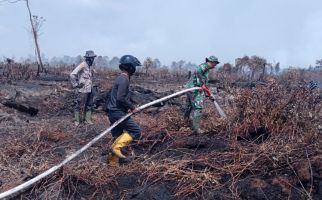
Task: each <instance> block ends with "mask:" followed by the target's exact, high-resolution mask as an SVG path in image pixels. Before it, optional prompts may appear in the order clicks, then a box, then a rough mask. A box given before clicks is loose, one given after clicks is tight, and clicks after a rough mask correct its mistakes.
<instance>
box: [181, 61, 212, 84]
mask: <svg viewBox="0 0 322 200" xmlns="http://www.w3.org/2000/svg"><path fill="white" fill-rule="evenodd" d="M207 68H208V64H207V63H202V64H200V65H199V66H198V67H197V69H196V70H195V72H194V73H193V74H192V76H191V78H190V80H189V81H188V82H187V84H186V85H185V87H186V88H192V87H201V86H202V85H203V84H206V86H208V75H209V70H207Z"/></svg>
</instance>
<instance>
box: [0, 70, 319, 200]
mask: <svg viewBox="0 0 322 200" xmlns="http://www.w3.org/2000/svg"><path fill="white" fill-rule="evenodd" d="M115 75H116V74H114V76H110V77H108V78H106V77H100V79H99V80H98V82H99V83H100V84H99V87H98V90H97V96H96V100H95V109H94V114H93V122H94V125H85V124H82V125H81V126H78V127H75V126H74V124H73V120H72V118H73V99H74V92H73V90H71V89H70V86H69V83H68V81H66V80H64V79H63V78H60V79H57V77H56V78H55V76H53V77H49V78H47V79H44V78H43V79H41V80H39V79H38V80H24V81H23V80H20V81H3V82H2V86H1V89H0V98H1V103H0V127H1V128H0V191H1V192H4V191H6V190H8V189H11V188H12V187H14V186H17V185H19V184H21V183H24V182H25V181H27V180H30V179H31V178H33V177H35V176H37V175H38V174H40V173H42V172H43V171H45V170H47V169H49V168H50V167H52V166H54V165H56V164H58V163H59V162H61V161H62V160H64V159H65V158H66V157H67V156H68V155H70V154H71V153H73V152H75V151H76V150H78V149H80V148H81V147H82V146H84V145H85V144H87V143H88V142H89V141H91V140H92V139H93V138H94V137H95V136H97V135H98V134H100V133H101V132H102V131H104V130H105V129H107V128H108V127H109V122H108V119H107V116H106V114H105V112H104V103H105V101H106V95H107V94H108V91H109V89H110V88H111V85H112V81H113V78H114V77H115ZM184 81H185V79H184V77H183V78H182V79H177V80H174V79H169V80H167V79H162V80H159V81H156V80H155V79H154V78H150V79H145V78H142V77H133V80H132V83H133V85H132V91H133V95H132V100H133V101H134V102H135V103H136V104H138V105H143V104H145V103H148V102H150V101H152V100H155V99H157V98H160V97H163V96H166V95H168V94H171V93H173V92H174V91H179V90H181V89H182V85H183V83H184ZM213 86H214V85H213ZM228 91H229V92H228ZM306 92H307V91H306V89H305V88H304V89H303V88H296V87H295V88H289V87H288V86H283V85H281V84H279V83H278V82H273V83H267V84H264V85H258V86H256V87H255V88H238V87H235V88H229V90H226V91H225V92H224V91H222V92H220V93H219V95H220V96H221V97H220V98H218V102H219V104H220V105H221V106H222V108H223V109H224V110H225V112H226V114H227V115H228V118H227V119H225V120H224V119H221V118H220V117H219V115H218V112H217V111H216V110H215V108H214V106H213V104H212V102H210V101H209V100H207V101H206V102H205V105H204V106H205V109H204V111H203V121H202V127H203V128H204V129H205V130H206V133H205V134H202V135H194V134H192V132H191V130H190V129H189V125H188V123H187V122H185V121H184V119H183V117H182V108H183V104H184V101H185V97H184V96H182V97H178V98H175V99H173V100H170V101H168V102H166V103H163V104H159V105H156V106H154V107H151V108H148V109H146V110H145V111H142V112H140V113H138V114H136V115H135V116H133V117H134V119H135V120H136V121H137V122H138V124H139V125H140V126H141V128H142V136H141V138H140V140H138V141H135V142H133V143H132V144H131V145H130V147H129V148H127V149H126V153H127V154H128V156H129V159H128V160H124V161H123V164H122V165H121V166H120V167H118V168H116V167H111V166H108V165H107V164H106V160H107V153H108V150H109V147H110V145H111V136H110V135H107V136H106V137H104V138H103V139H101V140H100V141H98V142H97V143H95V144H94V145H93V146H92V147H90V148H89V149H88V150H87V151H86V152H84V153H83V154H81V155H80V156H79V157H77V158H76V159H74V160H72V161H71V162H69V163H68V164H67V165H65V166H64V167H63V168H62V169H61V170H59V171H57V172H56V173H54V174H53V175H50V176H48V177H47V178H45V179H43V180H42V181H40V182H38V183H37V184H35V185H33V186H32V187H30V188H28V189H26V190H25V191H22V193H19V194H16V195H15V196H12V197H11V199H136V200H138V199H155V200H166V199H322V154H321V152H322V140H321V139H322V133H321V125H322V121H321V115H320V110H321V109H320V107H321V100H320V98H319V97H318V96H317V95H315V94H311V93H310V94H307V93H306Z"/></svg>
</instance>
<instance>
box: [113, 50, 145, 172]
mask: <svg viewBox="0 0 322 200" xmlns="http://www.w3.org/2000/svg"><path fill="white" fill-rule="evenodd" d="M140 65H141V63H140V61H139V60H138V59H137V58H136V57H134V56H131V55H124V56H122V57H121V59H120V64H119V68H120V70H121V71H122V72H121V74H120V75H119V76H118V77H117V78H116V79H115V81H114V84H113V87H112V91H111V93H110V97H109V100H108V102H107V115H108V118H109V121H110V123H111V124H113V123H114V122H116V121H117V120H119V119H121V118H122V117H123V116H125V115H126V114H127V112H133V113H135V112H136V111H137V110H136V109H135V107H134V105H133V104H132V102H131V101H130V91H129V86H130V77H131V76H132V75H133V74H134V72H135V71H136V67H137V66H140ZM111 132H112V137H113V140H114V143H113V144H112V148H111V151H112V153H111V154H110V157H109V160H108V162H109V164H110V165H112V166H117V165H118V164H119V159H120V158H126V157H125V156H124V155H123V154H122V152H121V149H122V148H123V147H125V146H128V145H129V144H130V143H131V142H132V141H133V140H134V139H138V138H139V137H140V134H141V130H140V127H139V126H138V125H137V124H136V123H135V121H134V120H133V119H132V118H131V117H129V118H127V119H126V120H125V121H123V122H122V123H121V124H119V125H118V126H116V127H115V128H114V129H112V131H111Z"/></svg>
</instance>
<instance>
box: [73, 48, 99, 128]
mask: <svg viewBox="0 0 322 200" xmlns="http://www.w3.org/2000/svg"><path fill="white" fill-rule="evenodd" d="M95 57H96V55H95V53H94V51H92V50H88V51H86V53H85V56H84V58H85V61H83V62H82V63H80V64H79V65H78V66H77V67H76V68H75V69H74V70H73V71H72V73H71V74H70V79H71V83H72V86H73V88H75V89H76V90H77V99H76V101H75V103H76V106H75V125H76V126H78V125H79V123H80V112H81V111H83V113H85V114H84V115H85V122H86V123H88V124H93V122H92V120H91V116H92V107H93V93H92V87H93V82H92V76H93V69H91V66H92V65H93V62H94V59H95Z"/></svg>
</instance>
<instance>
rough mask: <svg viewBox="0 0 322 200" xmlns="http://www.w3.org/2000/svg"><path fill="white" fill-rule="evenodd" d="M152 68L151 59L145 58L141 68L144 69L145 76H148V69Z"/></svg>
mask: <svg viewBox="0 0 322 200" xmlns="http://www.w3.org/2000/svg"><path fill="white" fill-rule="evenodd" d="M152 66H153V61H152V58H150V57H147V58H146V59H145V61H144V63H143V67H144V69H145V74H148V72H149V69H151V67H152Z"/></svg>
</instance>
